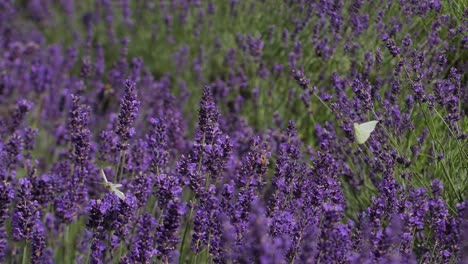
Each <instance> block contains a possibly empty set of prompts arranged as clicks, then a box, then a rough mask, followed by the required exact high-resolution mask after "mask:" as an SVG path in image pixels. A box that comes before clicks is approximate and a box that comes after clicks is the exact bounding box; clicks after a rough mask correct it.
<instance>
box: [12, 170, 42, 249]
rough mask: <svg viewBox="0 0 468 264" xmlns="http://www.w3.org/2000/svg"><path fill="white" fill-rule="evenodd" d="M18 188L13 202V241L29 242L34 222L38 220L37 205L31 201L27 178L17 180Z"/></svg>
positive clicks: (30, 189) (29, 184)
mask: <svg viewBox="0 0 468 264" xmlns="http://www.w3.org/2000/svg"><path fill="white" fill-rule="evenodd" d="M18 182H19V188H18V190H17V194H16V198H15V202H16V207H15V209H14V210H13V216H12V220H11V226H12V228H13V231H12V233H13V239H14V240H16V241H19V240H21V239H25V240H31V238H32V237H33V234H32V232H33V230H34V229H35V225H36V222H37V221H38V220H39V217H40V212H39V210H38V209H39V203H38V202H37V201H36V200H34V199H33V196H32V193H31V191H32V184H31V182H30V181H29V179H28V178H21V179H19V180H18Z"/></svg>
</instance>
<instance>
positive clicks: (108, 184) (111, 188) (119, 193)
mask: <svg viewBox="0 0 468 264" xmlns="http://www.w3.org/2000/svg"><path fill="white" fill-rule="evenodd" d="M101 175H102V177H103V178H104V186H106V189H107V190H109V191H111V192H113V193H114V194H115V195H117V197H119V198H120V199H122V201H125V194H124V193H123V192H122V191H120V190H119V189H117V188H120V187H122V184H119V183H112V182H109V181H107V178H106V174H104V170H102V169H101Z"/></svg>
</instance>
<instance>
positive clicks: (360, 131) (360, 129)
mask: <svg viewBox="0 0 468 264" xmlns="http://www.w3.org/2000/svg"><path fill="white" fill-rule="evenodd" d="M378 122H379V121H375V120H373V121H369V122H366V123H362V124H358V123H354V124H353V126H354V136H355V137H356V142H357V143H358V144H364V143H365V142H366V141H367V139H368V138H369V137H370V135H371V133H372V131H374V129H375V126H376V125H377V123H378Z"/></svg>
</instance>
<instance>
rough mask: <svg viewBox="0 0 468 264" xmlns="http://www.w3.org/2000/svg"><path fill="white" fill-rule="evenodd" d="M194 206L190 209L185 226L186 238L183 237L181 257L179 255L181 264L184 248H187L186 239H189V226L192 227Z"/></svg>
mask: <svg viewBox="0 0 468 264" xmlns="http://www.w3.org/2000/svg"><path fill="white" fill-rule="evenodd" d="M192 212H193V206H192V208H190V213H189V215H188V217H187V223H186V224H185V231H184V236H183V237H182V242H181V244H180V255H179V263H182V257H183V255H184V246H185V238H186V237H187V233H188V229H189V225H190V218H191V217H192Z"/></svg>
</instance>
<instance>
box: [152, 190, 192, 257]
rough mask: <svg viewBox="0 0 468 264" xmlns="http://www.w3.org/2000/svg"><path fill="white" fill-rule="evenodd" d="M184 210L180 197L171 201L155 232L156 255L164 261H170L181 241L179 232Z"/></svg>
mask: <svg viewBox="0 0 468 264" xmlns="http://www.w3.org/2000/svg"><path fill="white" fill-rule="evenodd" d="M184 212H185V208H184V206H183V204H182V203H181V202H180V201H178V199H173V200H171V201H169V203H168V204H167V207H166V208H165V210H164V215H163V218H162V219H163V220H162V224H160V225H159V226H158V227H157V231H156V234H155V242H156V245H157V251H156V255H157V257H158V259H160V260H162V261H163V262H170V261H171V259H172V257H173V256H174V253H175V252H174V251H175V250H176V248H177V245H178V243H179V236H178V234H177V232H178V229H179V225H180V221H181V217H182V215H183V214H184Z"/></svg>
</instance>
